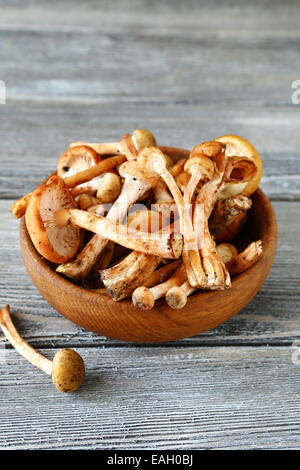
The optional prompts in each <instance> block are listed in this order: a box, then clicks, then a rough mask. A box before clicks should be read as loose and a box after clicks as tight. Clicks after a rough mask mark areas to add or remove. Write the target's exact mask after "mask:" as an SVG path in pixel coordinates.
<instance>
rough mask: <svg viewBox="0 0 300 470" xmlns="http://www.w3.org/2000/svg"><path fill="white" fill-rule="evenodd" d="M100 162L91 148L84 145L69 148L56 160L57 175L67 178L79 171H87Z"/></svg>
mask: <svg viewBox="0 0 300 470" xmlns="http://www.w3.org/2000/svg"><path fill="white" fill-rule="evenodd" d="M101 160H102V159H101V157H100V156H99V155H98V154H97V152H95V150H94V149H92V148H91V147H87V146H86V145H80V146H78V147H70V148H68V149H67V150H66V151H65V152H64V153H63V154H62V155H61V157H60V158H59V160H58V163H57V175H58V176H60V177H61V178H67V177H68V176H72V175H74V174H75V173H78V172H79V171H83V170H87V169H88V168H90V167H91V166H94V165H96V163H99V162H100V161H101Z"/></svg>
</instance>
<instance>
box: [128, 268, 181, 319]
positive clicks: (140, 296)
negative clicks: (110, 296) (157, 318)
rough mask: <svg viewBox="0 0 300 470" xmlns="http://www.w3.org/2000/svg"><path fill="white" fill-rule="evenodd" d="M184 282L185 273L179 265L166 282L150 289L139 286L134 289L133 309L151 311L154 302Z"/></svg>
mask: <svg viewBox="0 0 300 470" xmlns="http://www.w3.org/2000/svg"><path fill="white" fill-rule="evenodd" d="M185 280H186V272H185V269H184V266H183V264H181V265H180V266H179V267H178V268H177V269H176V271H175V273H173V274H172V276H171V277H170V278H169V279H168V280H167V281H165V282H162V283H160V284H157V285H156V286H153V287H151V288H147V287H145V286H140V287H138V288H137V289H135V291H134V292H133V294H132V302H133V304H134V306H135V307H139V308H140V309H142V310H151V309H152V308H153V307H154V304H155V301H156V300H158V299H161V298H162V297H164V296H165V295H166V293H167V292H168V290H169V289H171V288H172V287H173V286H178V285H180V284H182V283H183V282H184V281H185Z"/></svg>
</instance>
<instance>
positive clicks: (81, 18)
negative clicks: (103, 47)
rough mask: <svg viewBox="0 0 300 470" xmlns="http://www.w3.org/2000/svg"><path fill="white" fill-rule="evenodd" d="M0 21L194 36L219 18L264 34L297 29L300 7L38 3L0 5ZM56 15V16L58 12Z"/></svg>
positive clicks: (213, 0) (234, 2)
mask: <svg viewBox="0 0 300 470" xmlns="http://www.w3.org/2000/svg"><path fill="white" fill-rule="evenodd" d="M0 9H1V10H0V11H1V17H0V23H1V24H3V25H11V24H22V26H23V25H28V26H30V27H32V25H36V26H40V27H42V26H45V27H47V26H51V27H55V26H66V25H68V26H70V27H85V28H91V27H93V28H99V29H102V28H108V27H110V28H117V27H123V28H132V27H136V26H137V25H140V26H141V28H143V29H145V28H151V27H157V28H159V29H163V28H166V27H169V28H174V29H175V28H176V29H183V30H190V29H192V32H193V34H197V26H198V27H199V22H202V27H203V28H204V29H206V30H207V29H208V30H209V29H212V30H214V29H220V19H221V20H222V27H223V28H224V30H227V29H228V30H229V29H233V30H234V31H239V32H240V33H241V34H242V33H243V31H245V30H246V31H247V30H251V31H253V32H256V33H260V32H261V31H262V29H263V30H267V31H276V26H278V24H280V28H277V32H278V34H280V31H288V30H292V29H293V28H296V27H297V26H298V22H299V17H298V3H297V1H294V0H287V1H285V2H284V3H283V2H281V1H279V0H274V1H272V2H270V1H269V0H264V1H261V0H253V1H252V2H248V1H246V0H223V1H222V2H219V1H217V0H209V1H208V0H204V1H201V2H199V1H198V0H189V2H188V7H187V5H185V4H184V3H182V2H181V1H180V0H172V1H165V2H159V1H150V2H149V1H148V0H114V2H113V8H112V5H111V2H110V1H109V0H101V1H97V2H95V1H93V0H86V1H85V2H81V1H80V0H64V2H63V3H62V2H60V1H59V0H44V1H43V3H42V4H40V3H38V2H36V0H25V1H24V0H11V1H10V2H9V3H8V2H7V1H6V0H1V1H0ZM58 12H59V14H58Z"/></svg>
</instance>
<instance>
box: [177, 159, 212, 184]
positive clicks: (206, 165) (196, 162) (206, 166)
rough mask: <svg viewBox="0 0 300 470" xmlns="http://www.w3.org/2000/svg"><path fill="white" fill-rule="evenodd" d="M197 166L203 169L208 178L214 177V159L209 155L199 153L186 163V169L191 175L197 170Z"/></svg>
mask: <svg viewBox="0 0 300 470" xmlns="http://www.w3.org/2000/svg"><path fill="white" fill-rule="evenodd" d="M197 168H200V169H201V171H202V173H203V175H204V176H205V177H206V178H209V179H210V178H212V176H213V174H214V169H215V168H214V163H213V161H212V160H211V159H210V158H209V157H207V156H205V155H204V154H198V155H197V156H194V157H190V158H189V159H188V160H187V161H186V163H185V165H184V171H187V172H188V173H189V174H190V175H191V174H192V173H193V172H194V171H195V170H196V171H197Z"/></svg>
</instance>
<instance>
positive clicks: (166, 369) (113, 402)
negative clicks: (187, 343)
mask: <svg viewBox="0 0 300 470" xmlns="http://www.w3.org/2000/svg"><path fill="white" fill-rule="evenodd" d="M54 352H55V351H54V350H51V351H49V350H46V351H44V353H45V354H47V355H48V356H50V357H51V356H52V354H53V353H54ZM80 352H81V354H82V357H83V358H84V359H86V362H87V373H86V380H85V383H84V386H83V387H82V389H79V390H78V392H76V393H75V394H74V395H72V396H65V395H62V394H61V393H60V392H58V391H56V390H55V389H52V388H51V387H52V385H51V384H49V377H48V376H46V375H45V374H42V373H41V372H35V371H33V369H32V367H31V366H30V365H29V364H28V363H26V362H25V361H21V360H20V359H19V358H18V356H17V355H16V354H15V353H14V351H11V350H0V365H1V369H3V372H2V373H1V395H0V406H1V409H5V415H4V416H2V418H1V421H0V431H1V438H0V439H1V446H2V448H3V447H9V448H11V449H13V448H18V449H22V448H23V449H30V448H34V449H36V448H40V449H63V448H67V449H69V448H72V447H75V448H77V449H84V448H89V449H124V448H130V449H161V448H164V449H166V448H167V449H201V448H206V449H207V448H212V449H228V448H229V449H239V448H249V449H252V448H271V449H272V448H276V449H287V448H299V447H300V429H299V425H300V420H299V413H298V411H299V406H300V394H299V365H298V366H296V365H293V363H292V361H291V357H292V350H291V348H290V347H282V348H280V347H272V348H268V347H266V346H263V347H258V348H251V347H250V348H247V347H239V348H236V347H234V348H232V347H223V348H222V347H220V348H208V347H203V348H194V347H186V348H178V347H175V346H174V347H173V348H172V349H170V348H165V347H160V348H131V349H128V350H126V352H125V351H124V349H123V348H98V347H97V348H88V349H86V348H82V349H81V350H80ZM1 363H2V364H3V363H5V364H6V365H7V367H6V368H4V367H3V366H2V364H1ZM20 368H21V369H22V373H20ZM6 390H7V393H9V401H8V397H7V396H6V393H5V392H6ZM12 404H13V406H12Z"/></svg>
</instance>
